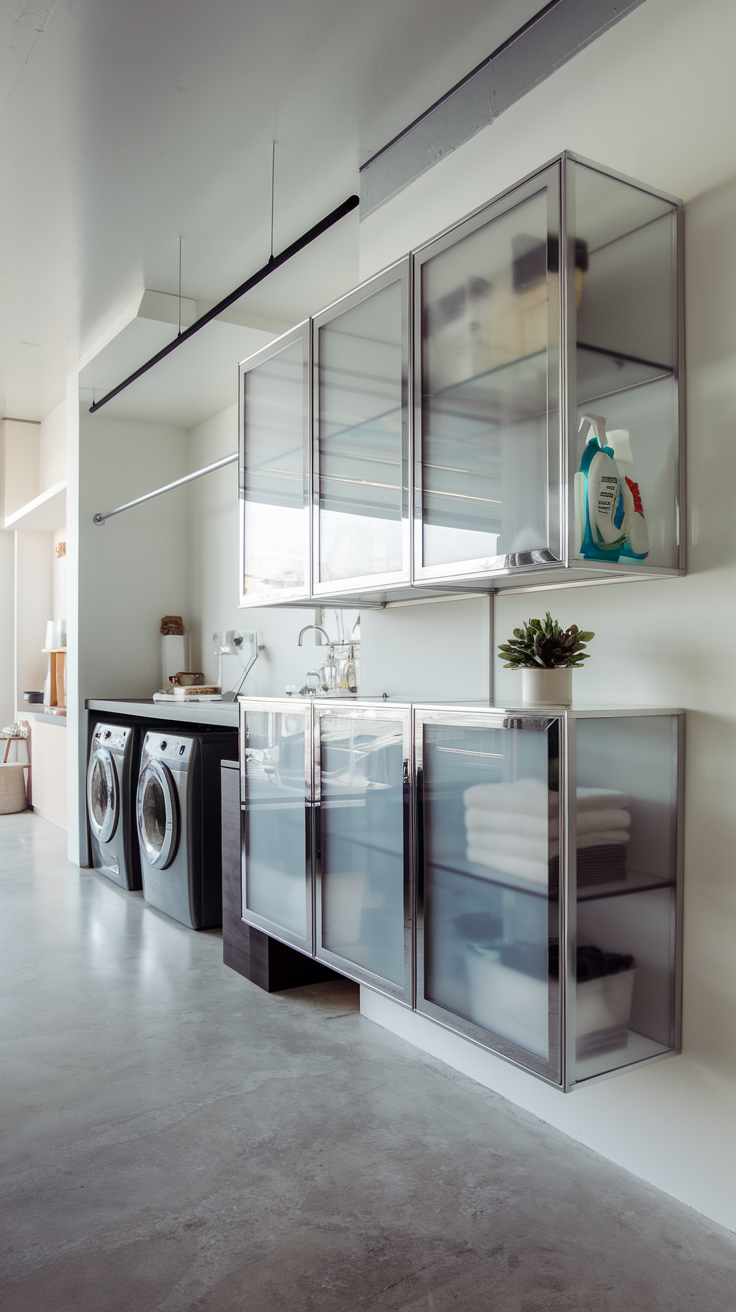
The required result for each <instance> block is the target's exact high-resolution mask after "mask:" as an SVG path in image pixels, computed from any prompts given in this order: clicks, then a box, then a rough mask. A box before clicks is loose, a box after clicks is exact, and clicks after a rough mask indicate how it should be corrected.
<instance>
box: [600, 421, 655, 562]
mask: <svg viewBox="0 0 736 1312" xmlns="http://www.w3.org/2000/svg"><path fill="white" fill-rule="evenodd" d="M608 443H609V445H610V447H611V449H612V451H613V455H614V459H615V461H616V466H617V468H618V472H619V474H620V475H621V484H622V487H623V493H624V502H625V505H626V531H627V533H628V535H629V536H628V541H627V542H625V543H624V545H623V546H622V548H621V555H622V556H626V557H628V558H629V559H630V560H645V559H646V557H647V556H648V555H649V529H648V528H647V521H646V519H645V518H644V507H643V506H642V503H641V494H640V492H639V480H638V479H637V477H636V470H635V468H634V461H633V458H632V455H631V442H630V440H629V432H628V429H626V428H612V429H611V431H610V433H609V434H608Z"/></svg>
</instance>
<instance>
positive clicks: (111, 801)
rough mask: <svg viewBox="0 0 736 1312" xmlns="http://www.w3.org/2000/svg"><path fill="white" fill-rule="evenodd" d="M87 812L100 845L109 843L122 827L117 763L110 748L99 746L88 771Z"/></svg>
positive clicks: (91, 757) (94, 752)
mask: <svg viewBox="0 0 736 1312" xmlns="http://www.w3.org/2000/svg"><path fill="white" fill-rule="evenodd" d="M87 809H88V811H89V823H90V826H91V829H92V833H93V834H94V836H95V838H96V839H97V841H98V843H109V841H110V839H111V838H112V836H113V834H114V833H115V830H116V829H117V826H118V816H119V812H120V792H119V789H118V780H117V773H116V770H115V762H114V761H113V759H112V755H111V753H110V752H109V751H108V750H107V748H106V747H102V746H99V745H98V746H96V747H95V749H94V751H93V753H92V755H91V756H90V758H89V769H88V770H87Z"/></svg>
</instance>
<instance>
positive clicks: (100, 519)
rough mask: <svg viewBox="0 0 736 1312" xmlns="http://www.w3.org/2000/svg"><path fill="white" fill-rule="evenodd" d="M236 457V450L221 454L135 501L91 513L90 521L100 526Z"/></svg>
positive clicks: (222, 465)
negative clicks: (98, 512)
mask: <svg viewBox="0 0 736 1312" xmlns="http://www.w3.org/2000/svg"><path fill="white" fill-rule="evenodd" d="M237 458H238V453H237V451H233V454H232V455H231V456H223V458H222V460H216V461H215V462H214V464H212V465H205V467H204V469H195V470H194V472H193V473H192V474H185V475H184V477H183V478H176V479H174V482H173V483H167V484H166V486H165V487H157V488H156V491H155V492H146V494H145V496H142V497H136V499H135V501H126V503H125V505H124V506H117V507H116V508H115V510H106V511H105V512H104V514H97V515H93V516H92V523H93V524H97V525H98V527H100V528H101V527H102V525H103V524H104V523H105V520H106V519H112V517H113V515H120V514H122V512H123V511H124V510H130V509H131V508H132V507H133V506H139V505H140V504H141V502H142V501H152V500H153V498H154V497H161V496H163V494H164V492H173V490H174V488H175V487H183V486H184V484H185V483H191V482H193V481H194V479H195V478H201V477H202V475H203V474H211V473H212V472H213V470H215V469H223V468H224V466H225V465H232V464H234V463H235V461H236V460H237Z"/></svg>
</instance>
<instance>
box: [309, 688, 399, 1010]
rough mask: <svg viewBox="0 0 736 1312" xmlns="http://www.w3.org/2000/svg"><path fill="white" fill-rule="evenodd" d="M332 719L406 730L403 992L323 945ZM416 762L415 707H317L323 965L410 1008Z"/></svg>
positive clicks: (318, 910)
mask: <svg viewBox="0 0 736 1312" xmlns="http://www.w3.org/2000/svg"><path fill="white" fill-rule="evenodd" d="M329 718H333V719H337V718H340V719H342V720H345V719H353V720H363V721H366V722H371V721H373V722H375V721H381V720H383V721H393V722H396V721H399V722H400V723H401V725H402V740H403V762H402V776H403V805H402V811H403V836H404V860H403V869H404V984H403V987H402V986H399V985H396V984H394V983H393V982H392V981H390V980H387V979H384V978H383V977H382V976H380V975H375V974H374V973H373V972H372V971H369V970H366V969H365V968H364V967H362V966H358V965H356V964H355V963H354V962H352V961H349V960H348V959H347V958H346V957H340V956H338V955H337V954H336V953H333V952H330V951H329V950H328V949H327V948H325V947H323V946H322V852H321V810H322V772H321V723H322V721H323V720H327V719H329ZM411 762H412V708H411V706H410V705H408V704H407V703H405V702H401V703H398V702H397V703H395V704H394V703H392V704H391V705H390V706H380V705H370V704H363V705H362V706H350V705H345V704H344V703H343V704H342V705H340V704H339V703H336V702H334V701H331V702H324V703H323V702H319V701H317V702H316V703H315V706H314V814H315V862H314V868H315V898H314V904H315V951H314V955H315V957H316V958H317V960H318V961H322V962H324V964H325V965H327V966H332V967H333V968H334V969H335V970H338V971H339V972H340V974H341V975H345V976H347V978H348V979H354V980H356V982H357V983H358V984H365V985H367V986H368V987H370V988H372V989H375V990H376V991H377V992H378V993H384V994H386V996H388V997H390V998H392V999H393V1000H394V1001H395V1002H400V1003H403V1004H404V1005H405V1006H407V1007H413V1005H414V980H413V973H414V972H413V946H414V945H413V938H414V932H413V914H412V909H413V904H414V839H413V823H412V816H413V804H412V803H413V795H412V794H413V790H412V785H411V776H412V770H411Z"/></svg>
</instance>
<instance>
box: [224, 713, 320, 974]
mask: <svg viewBox="0 0 736 1312" xmlns="http://www.w3.org/2000/svg"><path fill="white" fill-rule="evenodd" d="M238 701H239V704H240V716H239V720H240V732H239V737H238V741H239V755H240V811H241V817H242V819H243V824H242V826H241V844H240V854H241V863H240V918H241V920H242V921H243V923H244V924H246V925H252V926H253V928H254V929H260V930H262V931H263V932H264V934H268V935H269V937H270V938H275V939H278V941H279V942H280V943H286V944H288V946H289V947H292V948H297V950H298V951H299V952H304V953H305V954H306V955H307V956H313V955H314V862H313V852H314V838H313V816H312V787H313V784H312V779H313V771H312V741H313V727H312V703H311V699H310V700H309V701H302V700H301V699H299V700H297V699H295V698H292V697H283V698H280V697H268V698H265V697H239V698H238ZM251 711H256V712H258V713H261V714H264V713H265V714H270V715H302V716H303V717H304V840H305V841H304V895H305V904H306V905H305V925H306V934H305V936H304V938H302V937H300V935H299V934H294V933H293V932H292V931H291V930H289V929H287V928H285V927H284V926H283V925H279V924H278V923H277V922H276V921H274V920H269V919H268V917H266V916H261V915H258V913H257V912H255V911H251V910H249V908H248V905H247V895H248V883H247V877H248V869H247V867H248V856H247V827H246V824H245V816H246V813H247V807H248V776H247V770H246V756H245V753H246V741H247V739H246V733H247V717H248V714H249V713H250V712H251Z"/></svg>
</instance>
